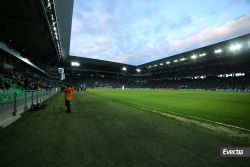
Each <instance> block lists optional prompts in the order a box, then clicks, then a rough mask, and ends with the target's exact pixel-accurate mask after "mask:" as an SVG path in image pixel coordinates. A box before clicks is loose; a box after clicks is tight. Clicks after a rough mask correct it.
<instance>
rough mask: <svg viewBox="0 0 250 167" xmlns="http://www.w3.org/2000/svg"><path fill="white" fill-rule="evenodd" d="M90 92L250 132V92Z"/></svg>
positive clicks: (153, 90) (101, 90) (115, 90)
mask: <svg viewBox="0 0 250 167" xmlns="http://www.w3.org/2000/svg"><path fill="white" fill-rule="evenodd" d="M88 93H91V94H95V95H98V96H100V97H108V98H110V100H113V101H114V100H115V101H116V102H119V103H123V104H125V105H128V106H135V104H138V105H139V106H142V107H152V108H153V109H160V111H162V112H166V113H175V114H176V115H181V116H184V117H188V118H191V119H193V118H194V117H196V118H198V119H199V118H202V119H204V120H207V121H213V122H218V123H223V124H226V125H231V126H236V127H239V128H243V129H247V130H249V132H250V93H249V92H222V91H190V90H159V89H158V90H157V89H126V90H124V91H123V90H121V89H91V90H88ZM126 103H127V104H126ZM138 105H137V106H138ZM194 119H195V118H194Z"/></svg>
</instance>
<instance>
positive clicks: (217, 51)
mask: <svg viewBox="0 0 250 167" xmlns="http://www.w3.org/2000/svg"><path fill="white" fill-rule="evenodd" d="M214 52H215V53H221V52H222V50H221V49H218V50H215V51H214Z"/></svg>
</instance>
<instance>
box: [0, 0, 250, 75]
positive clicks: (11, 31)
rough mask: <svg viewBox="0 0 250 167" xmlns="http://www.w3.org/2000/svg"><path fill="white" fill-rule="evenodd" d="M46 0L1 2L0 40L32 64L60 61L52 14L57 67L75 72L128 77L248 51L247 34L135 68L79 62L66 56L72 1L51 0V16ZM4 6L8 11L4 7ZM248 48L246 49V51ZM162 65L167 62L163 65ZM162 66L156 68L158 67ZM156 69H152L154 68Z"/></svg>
mask: <svg viewBox="0 0 250 167" xmlns="http://www.w3.org/2000/svg"><path fill="white" fill-rule="evenodd" d="M46 2H47V0H41V1H33V0H25V1H23V0H17V1H15V3H14V2H13V1H1V5H0V6H1V7H0V9H1V11H0V16H1V17H0V21H1V23H2V24H1V26H0V29H1V31H0V36H1V39H3V40H5V41H7V45H10V46H13V47H14V48H15V49H18V51H19V52H21V55H23V56H24V57H27V58H28V59H30V60H31V61H32V62H39V63H43V64H44V63H46V62H48V61H51V64H50V65H56V64H57V63H58V61H59V59H60V57H59V55H58V52H57V46H56V44H55V42H54V41H55V40H54V38H53V35H51V32H52V31H51V28H52V27H49V26H52V25H50V24H49V21H48V19H49V18H48V17H47V16H48V15H49V14H50V13H53V14H54V15H55V16H56V22H55V23H56V25H57V28H58V33H59V42H60V48H61V53H62V59H61V60H62V61H63V62H61V63H60V64H58V65H59V66H63V67H70V66H71V62H78V63H80V64H81V67H79V68H86V67H87V68H88V69H91V67H90V66H92V67H93V68H92V69H93V70H98V69H99V70H103V69H104V70H105V69H107V68H110V69H109V71H110V70H115V71H117V72H118V71H122V70H121V68H123V67H126V68H127V69H128V70H127V72H128V73H135V72H136V69H137V68H140V69H144V70H145V69H147V67H149V66H152V67H153V68H152V69H150V70H157V69H159V67H161V68H168V67H173V64H174V66H179V65H182V66H185V65H187V66H188V65H190V63H196V64H197V63H199V64H202V63H206V64H208V63H216V62H218V61H219V60H220V61H221V60H223V61H227V60H230V59H235V56H232V55H230V54H229V53H230V52H229V51H228V49H229V47H231V45H235V44H236V43H238V44H242V45H244V47H242V50H241V52H237V53H234V54H237V57H238V58H242V59H245V58H249V55H250V54H249V51H250V50H249V49H250V45H249V42H250V36H249V34H247V35H243V36H240V37H237V38H234V39H230V40H227V41H223V42H219V43H216V44H213V45H209V46H206V47H202V48H198V49H195V50H191V51H188V52H185V53H181V54H177V55H174V56H171V57H167V58H163V59H160V60H156V61H152V62H149V63H146V64H142V65H139V66H133V65H128V64H123V63H116V62H110V61H103V60H97V59H90V58H81V57H75V56H71V55H69V47H70V34H71V23H72V12H73V3H74V1H73V0H54V4H51V6H52V8H53V7H55V12H53V11H50V10H48V11H47V10H45V9H46V8H47V7H45V6H44V4H45V3H46ZM6 6H8V7H6ZM246 47H248V48H246ZM216 49H227V52H224V50H223V52H222V53H221V54H214V51H215V50H216ZM203 53H205V54H206V56H204V57H201V58H197V59H195V60H194V59H191V56H192V55H200V54H203ZM182 58H187V60H185V61H180V59H182ZM174 60H178V61H179V62H178V63H173V61H174ZM166 62H171V63H170V65H167V64H166ZM162 63H163V64H164V63H165V64H164V65H162V66H161V65H160V64H162ZM155 65H157V66H156V67H154V66H155Z"/></svg>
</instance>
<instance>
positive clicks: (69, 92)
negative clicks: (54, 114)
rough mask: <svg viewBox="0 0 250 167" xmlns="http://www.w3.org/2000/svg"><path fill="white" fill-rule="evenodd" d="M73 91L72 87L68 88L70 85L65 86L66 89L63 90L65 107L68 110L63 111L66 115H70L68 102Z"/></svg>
mask: <svg viewBox="0 0 250 167" xmlns="http://www.w3.org/2000/svg"><path fill="white" fill-rule="evenodd" d="M73 91H74V90H73V89H72V86H70V85H67V88H66V89H64V92H65V105H66V106H67V107H68V110H67V111H65V112H66V113H71V109H70V100H71V97H72V93H73Z"/></svg>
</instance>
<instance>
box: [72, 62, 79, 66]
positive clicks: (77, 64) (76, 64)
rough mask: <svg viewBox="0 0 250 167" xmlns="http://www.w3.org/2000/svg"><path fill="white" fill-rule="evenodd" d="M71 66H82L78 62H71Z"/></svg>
mask: <svg viewBox="0 0 250 167" xmlns="http://www.w3.org/2000/svg"><path fill="white" fill-rule="evenodd" d="M71 66H80V64H79V63H77V62H71Z"/></svg>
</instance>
